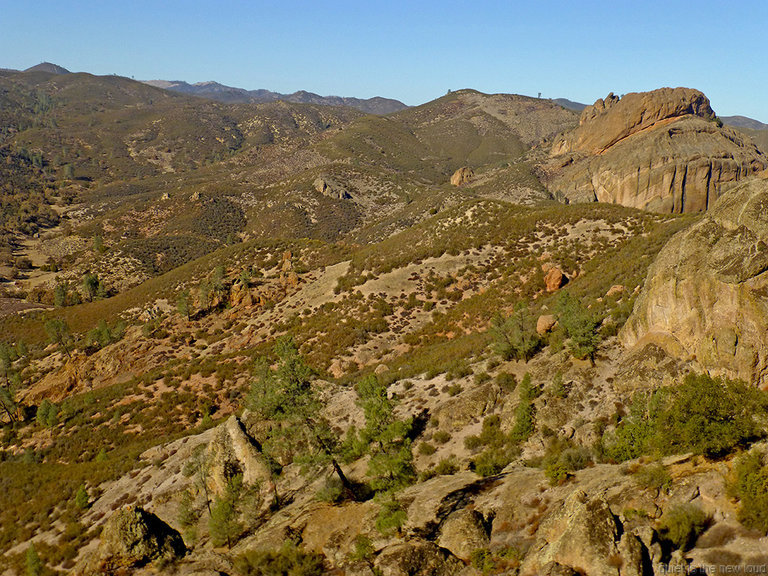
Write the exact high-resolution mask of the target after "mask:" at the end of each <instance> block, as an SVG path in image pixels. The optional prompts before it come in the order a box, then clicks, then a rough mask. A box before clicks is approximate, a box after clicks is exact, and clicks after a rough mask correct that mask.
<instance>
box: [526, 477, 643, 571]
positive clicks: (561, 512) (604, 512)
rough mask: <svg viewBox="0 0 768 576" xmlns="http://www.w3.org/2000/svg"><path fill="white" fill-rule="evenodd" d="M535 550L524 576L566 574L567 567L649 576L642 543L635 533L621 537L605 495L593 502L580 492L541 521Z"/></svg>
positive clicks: (577, 569)
mask: <svg viewBox="0 0 768 576" xmlns="http://www.w3.org/2000/svg"><path fill="white" fill-rule="evenodd" d="M531 550H532V553H530V554H529V555H528V556H527V557H526V559H525V562H524V563H523V565H522V566H521V569H520V574H523V575H533V574H542V573H550V574H568V573H569V572H568V570H567V568H571V569H573V570H575V571H576V572H578V573H579V574H589V575H590V576H616V575H617V574H618V575H619V576H640V575H641V574H644V573H646V572H644V571H643V544H642V542H640V540H638V539H637V537H636V536H634V535H632V534H629V533H626V532H625V533H623V534H622V530H621V526H620V524H619V523H618V520H617V519H616V518H615V517H614V515H613V514H612V512H611V509H610V508H609V506H608V503H607V502H606V501H605V500H604V499H603V498H602V497H600V496H596V497H592V498H590V497H589V496H587V494H586V493H584V492H582V491H581V490H577V491H575V492H574V493H572V494H571V495H570V496H569V497H568V498H567V499H566V500H565V501H564V502H562V503H561V505H560V506H558V507H557V508H555V509H554V510H553V511H552V512H551V513H550V514H549V515H548V516H547V517H546V518H545V519H544V520H543V521H542V523H541V526H540V527H539V530H538V532H537V537H536V542H535V543H534V544H533V546H532V547H531ZM647 568H650V567H647Z"/></svg>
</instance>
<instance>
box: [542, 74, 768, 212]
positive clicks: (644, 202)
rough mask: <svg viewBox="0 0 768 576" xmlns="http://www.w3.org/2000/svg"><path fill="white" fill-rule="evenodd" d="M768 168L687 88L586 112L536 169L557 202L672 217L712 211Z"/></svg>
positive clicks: (610, 99)
mask: <svg viewBox="0 0 768 576" xmlns="http://www.w3.org/2000/svg"><path fill="white" fill-rule="evenodd" d="M766 167H768V157H766V155H765V154H764V153H763V152H762V151H761V150H759V149H758V148H757V147H756V146H755V145H754V144H752V143H751V142H750V141H749V140H748V139H747V138H745V137H742V136H740V135H739V134H737V133H736V132H734V131H733V130H731V129H730V128H727V127H723V126H722V124H721V123H719V122H717V117H716V116H715V113H714V112H713V111H712V108H711V107H710V105H709V100H708V99H707V97H706V96H704V94H702V93H701V92H699V91H698V90H693V89H691V88H661V89H659V90H654V91H652V92H645V93H632V94H626V95H625V96H623V97H621V98H618V97H617V96H615V95H614V94H609V95H608V96H607V97H606V98H605V99H600V100H598V101H597V102H595V104H593V105H592V106H589V107H587V108H585V109H584V111H583V112H582V115H581V119H580V124H579V126H578V127H576V128H574V129H573V130H571V131H570V132H567V133H565V134H562V135H561V136H559V137H558V138H557V139H556V140H555V142H554V144H553V145H552V149H551V151H550V158H549V160H547V161H545V162H544V163H542V164H541V165H540V169H541V175H542V177H543V178H542V179H543V181H544V182H545V184H546V185H547V187H548V188H549V190H550V192H552V193H553V194H554V195H555V196H556V197H562V198H564V199H566V200H568V201H571V202H585V201H586V202H592V201H598V202H610V203H613V204H622V205H624V206H630V207H633V208H642V209H645V210H651V211H654V212H676V213H679V212H700V211H703V210H707V209H709V207H710V206H711V205H712V204H714V202H715V200H717V198H719V197H720V195H721V194H722V193H723V191H724V189H725V188H724V187H725V186H726V185H728V184H730V183H731V182H736V181H739V180H742V179H744V178H746V177H748V176H751V175H753V174H755V173H757V172H759V171H761V170H763V169H765V168H766Z"/></svg>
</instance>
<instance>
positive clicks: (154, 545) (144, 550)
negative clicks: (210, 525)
mask: <svg viewBox="0 0 768 576" xmlns="http://www.w3.org/2000/svg"><path fill="white" fill-rule="evenodd" d="M185 552H186V549H185V547H184V541H183V540H182V539H181V535H180V534H179V533H178V532H177V531H176V530H174V529H173V528H171V527H170V526H168V524H166V523H165V522H163V521H162V520H161V519H160V518H158V517H157V516H155V515H154V514H152V513H150V512H147V511H146V510H144V509H143V508H140V507H138V506H128V507H126V508H123V509H121V510H119V511H118V512H116V513H115V514H114V515H113V516H112V517H111V518H110V519H109V520H108V521H107V523H106V524H105V525H104V529H103V530H102V532H101V542H100V543H99V546H98V548H97V550H96V551H95V553H93V554H92V555H91V556H89V557H87V558H85V559H83V562H82V563H81V564H79V565H78V567H76V568H75V571H74V572H75V574H83V575H91V574H113V573H115V572H117V571H120V570H125V569H129V568H134V567H140V566H143V565H145V564H148V563H149V562H152V561H155V560H159V559H163V560H166V561H173V560H175V559H177V558H179V557H181V556H183V555H184V554H185Z"/></svg>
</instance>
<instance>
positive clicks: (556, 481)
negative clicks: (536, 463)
mask: <svg viewBox="0 0 768 576" xmlns="http://www.w3.org/2000/svg"><path fill="white" fill-rule="evenodd" d="M544 475H545V476H546V477H547V479H548V480H549V483H550V484H551V485H552V486H558V485H560V484H562V483H564V482H565V481H566V480H567V479H568V476H569V470H568V467H567V466H566V465H565V464H564V463H562V462H560V461H555V462H552V463H550V464H549V465H548V466H547V467H546V468H545V469H544Z"/></svg>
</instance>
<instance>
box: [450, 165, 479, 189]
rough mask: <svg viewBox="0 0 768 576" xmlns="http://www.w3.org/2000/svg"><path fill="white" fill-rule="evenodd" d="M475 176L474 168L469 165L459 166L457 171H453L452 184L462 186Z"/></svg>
mask: <svg viewBox="0 0 768 576" xmlns="http://www.w3.org/2000/svg"><path fill="white" fill-rule="evenodd" d="M474 176H475V171H474V170H472V168H470V167H469V166H464V167H462V168H459V169H458V170H456V172H454V173H453V176H451V184H452V185H453V186H461V185H462V184H466V183H467V182H469V181H470V180H472V178H474Z"/></svg>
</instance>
